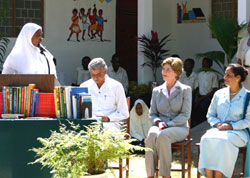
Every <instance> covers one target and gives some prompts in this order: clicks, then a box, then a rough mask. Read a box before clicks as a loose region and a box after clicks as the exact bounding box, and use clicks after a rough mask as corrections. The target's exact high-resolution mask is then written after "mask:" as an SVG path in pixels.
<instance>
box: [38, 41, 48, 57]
mask: <svg viewBox="0 0 250 178" xmlns="http://www.w3.org/2000/svg"><path fill="white" fill-rule="evenodd" d="M38 48H39V49H40V53H41V54H43V55H44V51H46V49H45V48H43V47H42V46H41V45H40V43H38Z"/></svg>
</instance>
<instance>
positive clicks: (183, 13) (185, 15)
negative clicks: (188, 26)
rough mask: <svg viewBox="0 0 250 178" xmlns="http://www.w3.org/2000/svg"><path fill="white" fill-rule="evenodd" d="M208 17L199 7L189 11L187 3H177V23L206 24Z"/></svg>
mask: <svg viewBox="0 0 250 178" xmlns="http://www.w3.org/2000/svg"><path fill="white" fill-rule="evenodd" d="M204 22H206V17H205V15H204V13H203V12H202V9H201V8H199V7H195V8H190V10H188V9H187V1H186V2H185V3H184V2H182V3H177V23H178V24H181V23H204Z"/></svg>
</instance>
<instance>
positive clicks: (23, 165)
mask: <svg viewBox="0 0 250 178" xmlns="http://www.w3.org/2000/svg"><path fill="white" fill-rule="evenodd" d="M67 120H70V121H72V122H73V123H75V124H80V125H81V127H83V128H84V126H85V125H89V124H90V123H92V122H95V121H96V119H67ZM67 120H66V119H49V118H48V119H45V118H44V119H0V140H1V141H0V142H1V144H0V154H1V155H0V177H4V178H49V177H51V174H50V173H49V169H47V168H43V169H42V170H41V165H40V164H35V165H28V163H29V162H32V161H34V160H35V153H34V152H31V151H28V150H29V149H31V148H33V147H40V146H41V144H40V143H39V142H38V141H37V138H38V137H43V138H47V137H49V136H50V131H51V130H57V131H58V129H59V123H64V124H66V125H68V121H67Z"/></svg>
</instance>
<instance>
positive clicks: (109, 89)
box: [80, 58, 129, 129]
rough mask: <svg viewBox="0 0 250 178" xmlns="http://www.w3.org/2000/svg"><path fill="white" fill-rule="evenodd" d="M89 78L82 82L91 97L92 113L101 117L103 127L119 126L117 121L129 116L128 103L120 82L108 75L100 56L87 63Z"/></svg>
mask: <svg viewBox="0 0 250 178" xmlns="http://www.w3.org/2000/svg"><path fill="white" fill-rule="evenodd" d="M88 68H89V71H90V75H91V79H89V80H87V81H86V82H84V83H82V84H81V85H80V86H81V87H88V91H89V94H91V99H92V115H93V116H96V117H102V120H103V122H104V124H103V125H104V128H106V129H110V128H119V125H118V122H119V121H121V120H124V119H127V118H128V117H129V113H128V105H127V101H126V96H125V93H124V89H123V87H122V84H121V83H120V82H118V81H116V80H114V79H111V78H109V77H108V75H106V74H107V70H108V68H107V65H106V63H105V61H104V60H103V59H102V58H95V59H92V60H91V62H90V63H89V66H88Z"/></svg>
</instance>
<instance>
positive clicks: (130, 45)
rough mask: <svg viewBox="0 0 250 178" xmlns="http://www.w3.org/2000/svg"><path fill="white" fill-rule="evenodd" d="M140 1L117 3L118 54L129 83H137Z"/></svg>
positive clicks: (131, 0) (127, 0) (128, 0)
mask: <svg viewBox="0 0 250 178" xmlns="http://www.w3.org/2000/svg"><path fill="white" fill-rule="evenodd" d="M137 4H138V0H126V1H124V0H117V1H116V53H117V54H119V55H120V57H121V66H122V67H123V68H124V69H125V70H126V71H127V73H128V79H129V81H137V11H138V10H137V6H138V5H137Z"/></svg>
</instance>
